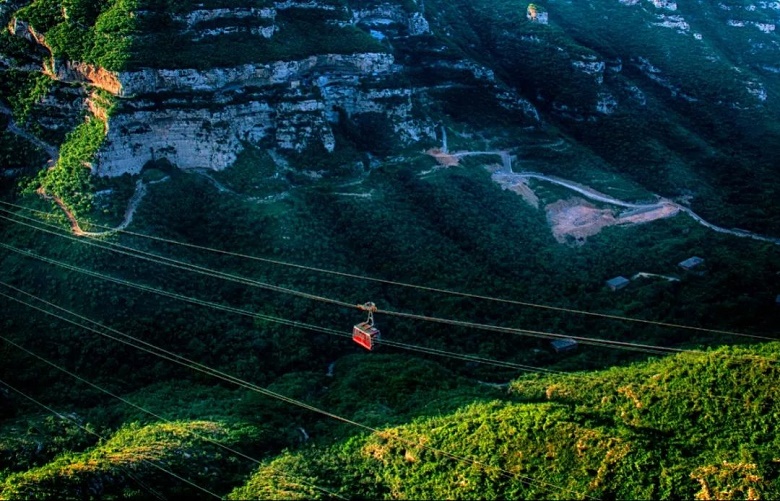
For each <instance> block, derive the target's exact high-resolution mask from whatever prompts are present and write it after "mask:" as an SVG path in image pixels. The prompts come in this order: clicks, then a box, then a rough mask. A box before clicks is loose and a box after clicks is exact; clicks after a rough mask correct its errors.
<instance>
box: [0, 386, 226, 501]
mask: <svg viewBox="0 0 780 501" xmlns="http://www.w3.org/2000/svg"><path fill="white" fill-rule="evenodd" d="M0 384H2V385H4V386H5V387H7V388H8V389H10V390H12V391H14V392H15V393H18V394H19V395H21V396H23V397H24V398H26V399H27V400H29V401H30V402H33V403H34V404H36V405H38V406H40V407H42V408H44V409H46V410H47V411H49V412H50V413H52V414H54V415H55V416H57V417H58V418H60V419H62V420H63V421H70V422H72V423H74V424H75V425H76V426H78V427H79V428H81V429H82V430H84V431H86V432H87V433H89V434H91V435H94V436H95V437H97V438H99V439H100V440H104V441H105V438H103V436H101V435H100V434H98V433H96V432H95V431H93V430H90V429H89V428H87V427H86V426H84V425H82V424H81V423H79V422H78V421H77V420H76V419H74V418H73V417H71V416H67V415H65V414H62V413H60V412H57V411H55V410H54V409H52V408H51V407H49V406H47V405H46V404H44V403H42V402H40V401H38V400H36V399H35V398H33V397H31V396H30V395H27V394H26V393H24V392H23V391H21V390H19V389H17V388H14V387H13V386H11V385H10V384H8V383H6V382H5V381H3V380H0ZM140 461H141V462H143V463H146V464H147V465H149V466H151V467H153V468H155V469H157V470H160V471H162V472H163V473H166V474H167V475H170V476H172V477H174V478H176V479H177V480H180V481H181V482H184V483H185V484H187V485H189V486H191V487H194V488H196V489H198V490H199V491H201V492H204V493H206V494H208V495H209V496H211V497H214V498H217V499H222V496H220V495H218V494H214V493H213V492H211V491H210V490H208V489H206V488H205V487H201V486H199V485H198V484H196V483H194V482H192V481H190V480H188V479H186V478H184V477H182V476H180V475H177V474H176V473H174V472H172V471H171V470H169V469H167V468H164V467H162V466H160V465H158V464H157V463H155V462H153V461H149V460H148V459H143V458H142V459H141V460H140ZM120 468H121V466H120ZM128 476H130V478H134V477H133V476H132V475H131V474H128ZM145 490H147V491H149V492H150V493H152V494H154V493H153V492H152V491H150V490H149V489H148V488H147V489H145ZM155 497H158V498H159V497H160V496H155ZM163 499H164V498H163Z"/></svg>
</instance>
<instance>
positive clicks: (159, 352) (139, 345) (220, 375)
mask: <svg viewBox="0 0 780 501" xmlns="http://www.w3.org/2000/svg"><path fill="white" fill-rule="evenodd" d="M0 285H4V286H6V287H9V288H11V289H13V290H16V291H19V292H21V293H23V294H25V295H27V296H29V297H32V298H34V299H35V300H37V301H38V302H41V303H43V304H45V305H47V306H49V307H51V308H54V309H56V310H58V311H62V312H64V313H66V314H69V315H71V316H73V317H76V318H78V319H80V320H83V321H86V322H87V323H89V324H92V325H95V326H97V328H96V327H90V326H88V325H84V324H80V323H79V322H76V321H74V320H71V319H69V318H66V317H64V316H62V315H60V314H57V313H54V312H52V311H49V310H47V309H45V308H42V307H39V306H35V305H34V304H30V303H28V302H26V301H23V300H21V299H18V298H15V297H13V296H10V295H8V294H5V293H2V292H0V296H2V297H5V298H7V299H10V300H12V301H14V302H16V303H19V304H22V305H24V306H27V307H29V308H32V309H34V310H36V311H40V312H42V313H45V314H46V315H49V316H52V317H55V318H58V319H60V320H62V321H64V322H67V323H69V324H71V325H75V326H77V327H80V328H82V329H85V330H88V331H90V332H94V333H96V334H98V335H101V336H104V337H107V338H109V339H113V340H115V341H118V342H120V343H123V344H126V345H128V346H131V347H133V348H136V349H138V350H141V351H144V352H146V353H149V354H151V355H154V356H157V357H159V358H162V359H165V360H169V361H171V362H174V363H176V364H179V365H182V366H184V367H187V368H190V369H193V370H196V371H198V372H202V373H204V374H206V375H209V376H211V377H214V378H217V379H221V380H223V381H227V382H229V383H232V384H235V385H237V386H240V387H242V388H246V389H249V390H251V391H254V392H257V393H260V394H262V395H265V396H268V397H271V398H275V399H277V400H280V401H282V402H286V403H289V404H291V405H294V406H297V407H300V408H303V409H306V410H309V411H311V412H313V413H316V414H320V415H323V416H326V417H329V418H331V419H333V420H336V421H339V422H342V423H345V424H349V425H352V426H355V427H357V428H361V429H363V430H365V431H369V432H372V433H374V434H376V435H378V436H380V437H383V438H385V439H387V440H397V441H399V442H401V443H404V444H406V445H409V446H412V447H419V448H421V449H425V450H428V451H431V452H433V453H435V454H438V455H441V456H444V457H447V458H449V459H452V460H454V461H458V462H462V463H469V464H472V465H474V466H477V467H479V468H481V469H483V470H485V471H488V470H493V471H496V472H498V473H500V474H501V475H503V476H506V477H508V478H515V479H517V480H519V481H520V482H522V483H524V484H526V485H528V486H529V487H532V486H542V487H548V488H550V487H552V488H555V489H558V490H561V491H563V492H568V493H569V494H578V495H580V496H583V497H586V498H589V499H596V498H594V497H592V496H589V495H587V494H583V493H577V492H575V491H572V490H570V489H568V488H565V487H561V486H559V485H555V484H552V483H550V482H546V481H542V480H537V479H534V478H532V477H528V476H525V475H520V474H519V473H515V472H512V471H509V470H507V469H505V468H502V467H499V466H493V465H490V464H487V463H485V462H483V461H479V460H477V459H473V458H468V457H464V456H459V455H457V454H453V453H451V452H447V451H445V450H443V449H439V448H436V447H431V446H428V445H425V444H421V443H419V441H415V440H411V439H407V438H403V437H400V436H396V435H391V434H388V433H385V432H383V431H382V430H380V429H378V428H374V427H372V426H369V425H366V424H363V423H360V422H357V421H354V420H352V419H349V418H345V417H343V416H339V415H338V414H334V413H332V412H329V411H326V410H324V409H320V408H318V407H315V406H313V405H310V404H307V403H305V402H302V401H300V400H296V399H294V398H291V397H287V396H285V395H282V394H281V393H277V392H274V391H272V390H269V389H267V388H263V387H261V386H257V385H255V384H253V383H249V382H247V381H245V380H242V379H240V378H237V377H235V376H232V375H230V374H226V373H224V372H222V371H219V370H217V369H213V368H211V367H208V366H206V365H203V364H200V363H198V362H195V361H193V360H190V359H188V358H186V357H183V356H181V355H178V354H176V353H173V352H170V351H168V350H165V349H164V348H160V347H158V346H155V345H153V344H151V343H148V342H146V341H143V340H141V339H138V338H135V337H133V336H131V335H129V334H125V333H123V332H121V331H118V330H117V329H113V328H111V327H108V326H105V325H103V324H100V323H99V322H95V321H94V320H91V319H89V318H87V317H84V316H83V315H80V314H78V313H75V312H72V311H70V310H67V309H65V308H63V307H61V306H57V305H56V304H54V303H51V302H49V301H46V300H45V299H42V298H39V297H37V296H35V295H33V294H30V293H28V292H25V291H22V290H21V289H18V288H16V287H13V286H9V285H8V284H5V283H0ZM105 331H108V332H111V333H113V334H116V335H111V334H107V333H106V332H105ZM117 336H119V337H117Z"/></svg>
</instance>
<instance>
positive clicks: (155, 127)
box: [94, 53, 433, 176]
mask: <svg viewBox="0 0 780 501" xmlns="http://www.w3.org/2000/svg"><path fill="white" fill-rule="evenodd" d="M398 71H400V68H399V67H398V66H397V65H395V64H394V61H393V57H392V56H390V55H388V54H374V53H366V54H354V55H346V56H344V55H320V56H312V57H309V58H306V59H302V60H298V61H285V62H282V61H279V62H276V63H272V64H267V65H245V66H241V67H237V68H214V69H211V70H206V71H197V70H152V69H146V70H142V71H138V72H133V73H122V74H120V75H119V78H120V80H121V83H122V90H121V91H120V92H119V93H118V96H120V98H122V99H120V101H121V105H120V107H119V109H118V111H117V112H116V113H115V114H114V115H112V116H111V118H110V120H109V132H108V137H107V139H106V142H105V144H104V147H103V148H102V149H101V151H100V152H99V154H98V158H97V161H96V163H95V169H94V171H95V173H96V174H99V175H105V176H117V175H121V174H124V173H131V174H134V173H138V172H140V170H141V168H142V167H143V165H144V164H145V163H147V162H148V161H150V160H155V159H159V158H162V157H165V158H167V159H168V160H170V161H171V162H173V163H174V164H176V165H177V166H178V167H180V168H183V169H188V168H209V169H214V170H221V169H224V168H226V167H228V166H229V165H231V164H232V163H233V162H234V161H235V159H236V155H237V153H238V152H240V151H241V150H242V149H243V145H244V144H245V143H250V144H260V143H262V144H266V145H272V146H273V147H274V148H277V149H279V150H282V151H284V150H288V151H289V150H292V151H302V150H304V149H306V148H307V147H309V146H312V145H316V144H320V145H321V146H322V147H323V148H324V149H325V150H326V151H332V150H333V149H334V148H335V141H336V139H335V136H334V134H333V132H332V125H333V124H334V123H336V122H338V120H339V118H340V117H339V113H338V112H336V110H342V111H343V112H345V113H347V115H348V116H351V115H357V114H360V113H381V114H382V115H384V116H385V117H386V119H387V120H388V122H389V123H390V124H391V125H392V129H393V130H394V131H395V132H396V133H398V134H399V136H401V138H402V139H406V140H418V139H419V135H420V134H425V133H426V132H425V131H427V130H430V133H431V134H433V132H432V128H431V127H430V126H429V125H428V124H423V123H419V122H415V121H414V120H413V119H412V118H411V111H412V91H411V90H410V89H408V88H399V87H396V86H392V85H390V84H389V82H388V80H387V79H388V78H390V77H392V75H394V74H395V73H397V72H398ZM130 96H135V97H134V98H133V99H127V98H129V97H130Z"/></svg>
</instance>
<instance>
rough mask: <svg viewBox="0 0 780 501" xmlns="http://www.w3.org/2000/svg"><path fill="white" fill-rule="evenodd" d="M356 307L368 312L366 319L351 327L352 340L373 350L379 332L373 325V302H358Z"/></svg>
mask: <svg viewBox="0 0 780 501" xmlns="http://www.w3.org/2000/svg"><path fill="white" fill-rule="evenodd" d="M358 308H360V309H361V310H363V311H367V312H368V319H367V320H366V321H365V322H360V323H359V324H357V325H356V326H355V327H354V328H353V329H352V340H353V341H354V342H356V343H357V344H359V345H360V346H362V347H363V348H365V349H367V350H369V351H371V350H373V349H374V348H375V347H376V345H377V343H378V342H379V338H380V337H381V333H380V332H379V329H377V328H376V327H374V312H375V311H376V310H377V308H376V305H375V304H374V303H371V302H369V303H366V304H359V305H358Z"/></svg>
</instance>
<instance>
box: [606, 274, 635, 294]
mask: <svg viewBox="0 0 780 501" xmlns="http://www.w3.org/2000/svg"><path fill="white" fill-rule="evenodd" d="M629 282H630V280H629V279H627V278H626V277H622V276H621V277H615V278H612V279H610V280H607V287H609V288H610V289H612V290H613V291H616V290H619V289H622V288H623V287H625V286H626V285H628V284H629Z"/></svg>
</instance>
